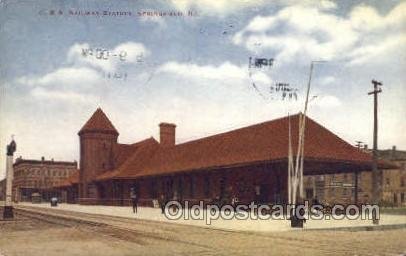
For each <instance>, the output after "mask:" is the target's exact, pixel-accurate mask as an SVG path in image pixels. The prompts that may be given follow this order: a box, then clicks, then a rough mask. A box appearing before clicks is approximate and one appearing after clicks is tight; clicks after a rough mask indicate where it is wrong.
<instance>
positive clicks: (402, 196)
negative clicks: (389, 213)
mask: <svg viewBox="0 0 406 256" xmlns="http://www.w3.org/2000/svg"><path fill="white" fill-rule="evenodd" d="M400 202H402V203H404V202H405V193H400Z"/></svg>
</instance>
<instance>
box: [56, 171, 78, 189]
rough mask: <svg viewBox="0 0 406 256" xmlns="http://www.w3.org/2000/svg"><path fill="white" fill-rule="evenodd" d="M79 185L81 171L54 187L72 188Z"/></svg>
mask: <svg viewBox="0 0 406 256" xmlns="http://www.w3.org/2000/svg"><path fill="white" fill-rule="evenodd" d="M78 183H79V170H77V171H75V172H74V173H73V174H72V175H70V176H69V177H68V178H66V179H64V180H62V181H61V182H60V183H59V184H58V185H56V186H54V187H55V188H62V187H70V186H72V185H75V184H78Z"/></svg>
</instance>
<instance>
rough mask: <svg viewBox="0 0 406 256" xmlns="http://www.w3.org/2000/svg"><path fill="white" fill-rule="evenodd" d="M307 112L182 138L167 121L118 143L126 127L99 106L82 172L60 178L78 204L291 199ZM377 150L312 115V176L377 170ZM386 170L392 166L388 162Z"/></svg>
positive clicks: (87, 132)
mask: <svg viewBox="0 0 406 256" xmlns="http://www.w3.org/2000/svg"><path fill="white" fill-rule="evenodd" d="M300 115H301V114H300V113H299V114H296V115H293V116H290V117H283V118H279V119H275V120H271V121H267V122H263V123H259V124H255V125H251V126H248V127H244V128H240V129H236V130H232V131H228V132H225V133H221V134H216V135H213V136H209V137H205V138H201V139H197V140H193V141H188V142H185V143H180V144H176V125H175V124H171V123H161V124H159V141H158V140H156V139H154V138H153V137H150V138H147V139H144V140H142V141H138V142H136V143H134V144H121V143H118V136H119V133H118V131H117V130H116V128H115V127H114V125H113V124H112V123H111V121H110V120H109V119H108V117H107V116H106V114H105V113H104V112H103V111H102V110H101V109H100V108H98V109H97V110H96V111H95V112H94V114H93V115H92V116H91V117H90V119H89V120H88V121H87V122H86V123H85V125H84V126H83V127H82V129H80V131H79V133H78V135H79V140H80V169H79V171H78V172H77V173H76V174H74V175H72V176H71V177H69V178H68V179H66V180H64V181H63V182H61V183H59V184H58V186H57V187H58V189H60V190H64V191H66V192H67V194H68V198H69V199H70V200H68V201H70V202H78V203H80V204H104V205H129V204H130V191H131V188H134V189H136V191H137V194H138V197H139V198H140V204H142V205H145V206H152V205H153V200H154V199H157V198H158V197H159V196H160V195H164V196H165V198H167V199H176V200H179V201H184V200H188V201H189V202H192V203H193V202H196V203H197V202H198V201H199V200H203V201H204V202H207V203H212V202H215V201H227V200H228V199H229V198H230V197H231V196H232V197H237V198H238V200H239V201H240V202H242V203H249V202H251V201H253V200H256V201H259V202H262V203H286V202H287V183H288V182H287V169H288V168H287V162H288V140H289V133H288V131H289V129H288V127H289V123H290V125H291V134H292V146H293V152H296V150H295V149H297V141H298V133H299V131H298V123H299V117H300ZM371 164H372V163H371V155H370V154H368V153H366V152H363V151H361V150H359V149H357V148H356V147H354V146H352V145H350V144H349V143H347V142H345V141H344V140H342V139H340V138H339V137H338V136H336V135H335V134H334V133H332V132H331V131H329V130H328V129H327V128H325V127H323V126H322V125H320V124H319V123H317V122H316V121H314V120H312V119H311V118H309V117H306V130H305V146H304V175H322V174H333V173H348V174H353V173H359V172H361V171H368V170H371ZM380 168H385V166H384V165H383V164H382V163H381V164H380Z"/></svg>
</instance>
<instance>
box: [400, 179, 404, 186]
mask: <svg viewBox="0 0 406 256" xmlns="http://www.w3.org/2000/svg"><path fill="white" fill-rule="evenodd" d="M400 186H401V187H404V186H405V177H402V178H401V179H400Z"/></svg>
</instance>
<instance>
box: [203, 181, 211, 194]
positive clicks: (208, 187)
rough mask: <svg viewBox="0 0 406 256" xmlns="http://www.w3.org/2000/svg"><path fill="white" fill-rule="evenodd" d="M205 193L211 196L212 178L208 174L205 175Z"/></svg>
mask: <svg viewBox="0 0 406 256" xmlns="http://www.w3.org/2000/svg"><path fill="white" fill-rule="evenodd" d="M204 195H205V196H206V197H209V196H210V178H209V177H207V176H205V177H204Z"/></svg>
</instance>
